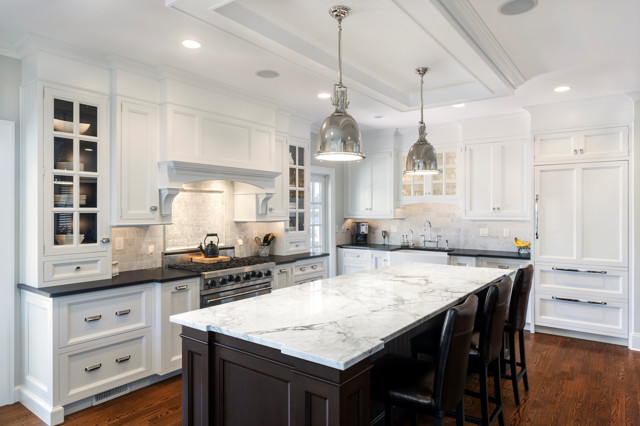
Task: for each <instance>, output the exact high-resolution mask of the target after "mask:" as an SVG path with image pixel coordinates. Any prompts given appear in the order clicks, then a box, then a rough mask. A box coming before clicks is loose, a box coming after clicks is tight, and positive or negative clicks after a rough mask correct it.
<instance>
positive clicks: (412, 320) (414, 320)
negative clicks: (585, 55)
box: [171, 262, 514, 370]
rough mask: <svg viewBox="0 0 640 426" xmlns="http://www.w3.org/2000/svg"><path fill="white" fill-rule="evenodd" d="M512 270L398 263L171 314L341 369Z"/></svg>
mask: <svg viewBox="0 0 640 426" xmlns="http://www.w3.org/2000/svg"><path fill="white" fill-rule="evenodd" d="M513 272H514V271H510V270H499V269H491V268H467V267H460V266H450V265H434V264H427V263H413V262H412V263H403V264H400V265H395V266H390V267H387V268H380V269H376V270H371V271H360V272H356V273H353V274H348V275H340V276H338V277H334V278H328V279H324V280H318V281H314V282H310V283H306V284H301V285H298V286H293V287H288V288H284V289H281V290H278V291H276V292H273V293H270V294H266V295H263V296H259V297H254V298H251V299H245V300H239V301H237V302H233V303H229V304H224V305H219V306H213V307H210V308H205V309H200V310H196V311H191V312H186V313H183V314H178V315H173V316H171V322H174V323H176V324H180V325H184V326H187V327H191V328H194V329H197V330H201V331H214V332H217V333H221V334H226V335H229V336H233V337H236V338H239V339H243V340H247V341H250V342H254V343H257V344H260V345H264V346H268V347H271V348H276V349H279V350H280V351H281V352H282V353H283V354H285V355H290V356H293V357H297V358H301V359H304V360H308V361H311V362H315V363H318V364H322V365H326V366H329V367H332V368H336V369H339V370H345V369H347V368H349V367H350V366H352V365H354V364H356V363H357V362H359V361H361V360H363V359H365V358H367V357H368V356H369V355H371V354H373V353H375V352H377V351H379V350H381V349H382V348H383V347H384V344H385V342H387V341H390V340H391V339H393V338H394V337H396V336H399V335H400V334H402V333H404V332H406V331H408V330H410V329H412V328H414V327H415V326H417V325H419V324H421V323H423V322H426V321H428V320H429V319H430V318H432V317H434V316H436V315H438V314H439V313H441V312H444V311H445V310H446V309H448V308H449V307H451V306H454V305H456V304H458V303H459V302H461V301H462V300H463V299H464V298H465V297H466V295H468V294H469V293H471V292H474V291H477V290H479V289H481V288H483V287H485V286H487V285H488V284H489V283H491V282H493V281H495V280H497V279H498V278H500V277H502V276H503V275H505V274H510V273H513Z"/></svg>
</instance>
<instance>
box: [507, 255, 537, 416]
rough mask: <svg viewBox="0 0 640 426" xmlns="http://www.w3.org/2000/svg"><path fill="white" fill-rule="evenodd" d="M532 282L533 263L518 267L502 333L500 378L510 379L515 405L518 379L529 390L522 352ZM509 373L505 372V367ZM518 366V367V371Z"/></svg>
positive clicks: (517, 396)
mask: <svg viewBox="0 0 640 426" xmlns="http://www.w3.org/2000/svg"><path fill="white" fill-rule="evenodd" d="M532 283H533V265H529V266H527V267H526V268H522V269H518V271H517V272H516V277H515V279H514V280H513V289H512V290H511V301H510V304H509V316H508V317H507V321H506V323H505V325H504V334H505V337H506V340H507V344H506V345H505V347H504V349H503V351H502V357H501V358H502V361H501V364H502V366H503V370H504V373H503V374H502V378H504V379H510V380H511V383H512V385H513V397H514V399H515V401H516V405H520V395H519V393H518V381H520V380H522V381H523V382H524V389H525V390H527V391H528V390H529V380H528V379H527V363H526V358H525V353H524V333H523V330H524V325H525V322H526V318H527V305H528V303H529V293H530V292H531V285H532ZM516 333H517V334H518V340H519V344H520V345H519V346H520V361H518V360H517V359H516V344H515V335H516ZM507 366H508V367H509V373H508V374H507V373H506V367H507ZM518 368H519V369H520V370H519V371H518Z"/></svg>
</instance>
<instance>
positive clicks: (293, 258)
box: [267, 252, 329, 265]
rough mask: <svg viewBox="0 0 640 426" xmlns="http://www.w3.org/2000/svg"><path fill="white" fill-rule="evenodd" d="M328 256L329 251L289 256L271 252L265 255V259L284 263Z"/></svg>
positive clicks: (278, 263) (280, 263) (277, 263)
mask: <svg viewBox="0 0 640 426" xmlns="http://www.w3.org/2000/svg"><path fill="white" fill-rule="evenodd" d="M326 256H329V253H309V252H307V253H299V254H291V255H289V256H278V255H275V254H271V255H269V256H267V259H268V260H269V261H270V262H275V263H276V265H282V264H284V263H293V262H296V261H298V260H307V259H313V258H314V257H326Z"/></svg>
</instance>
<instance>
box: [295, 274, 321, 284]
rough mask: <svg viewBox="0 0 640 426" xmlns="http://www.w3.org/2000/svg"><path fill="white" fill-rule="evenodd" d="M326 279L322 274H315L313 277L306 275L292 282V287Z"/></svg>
mask: <svg viewBox="0 0 640 426" xmlns="http://www.w3.org/2000/svg"><path fill="white" fill-rule="evenodd" d="M324 278H326V276H325V275H324V274H315V275H307V276H304V277H300V278H299V279H298V280H296V281H294V282H293V285H299V284H305V283H310V282H311V281H317V280H321V279H324Z"/></svg>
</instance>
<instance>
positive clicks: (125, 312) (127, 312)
mask: <svg viewBox="0 0 640 426" xmlns="http://www.w3.org/2000/svg"><path fill="white" fill-rule="evenodd" d="M130 313H131V309H123V310H122V311H116V316H118V317H120V316H122V315H129V314H130Z"/></svg>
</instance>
